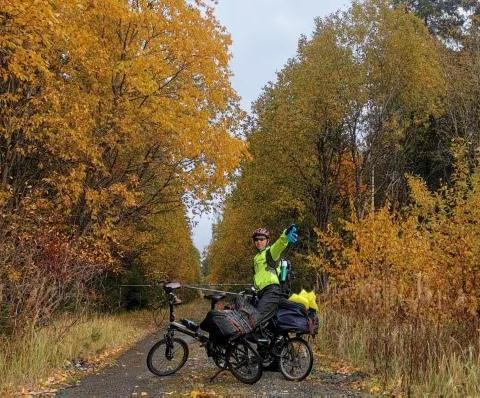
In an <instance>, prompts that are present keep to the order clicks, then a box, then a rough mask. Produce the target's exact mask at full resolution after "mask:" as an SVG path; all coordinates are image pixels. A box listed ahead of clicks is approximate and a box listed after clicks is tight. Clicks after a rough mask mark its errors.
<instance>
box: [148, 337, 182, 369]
mask: <svg viewBox="0 0 480 398" xmlns="http://www.w3.org/2000/svg"><path fill="white" fill-rule="evenodd" d="M172 343H173V355H174V357H175V354H176V353H178V354H179V355H177V356H176V357H177V358H178V359H180V362H178V364H177V365H176V366H174V367H173V368H172V369H162V368H161V367H160V366H159V364H160V362H159V361H157V360H155V358H156V354H158V358H159V359H164V360H166V361H171V359H168V358H167V355H166V349H167V340H166V339H165V338H163V339H162V340H160V341H159V342H157V343H155V344H154V345H153V347H152V348H150V351H149V352H148V355H147V367H148V370H149V371H150V372H152V373H153V374H154V375H156V376H160V377H162V376H168V375H171V374H174V373H175V372H177V371H178V370H180V369H181V368H182V367H183V365H185V362H187V359H188V354H189V350H188V344H187V343H186V342H185V340H182V339H180V338H178V337H174V338H173V339H172ZM175 344H177V345H178V348H177V349H175ZM162 347H163V348H162ZM172 359H173V358H172ZM167 363H168V362H167Z"/></svg>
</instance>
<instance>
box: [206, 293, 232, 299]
mask: <svg viewBox="0 0 480 398" xmlns="http://www.w3.org/2000/svg"><path fill="white" fill-rule="evenodd" d="M226 296H227V295H226V294H225V293H213V294H206V295H205V296H203V297H204V298H206V299H207V300H213V301H220V300H221V299H224V298H225V297H226Z"/></svg>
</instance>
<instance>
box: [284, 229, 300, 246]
mask: <svg viewBox="0 0 480 398" xmlns="http://www.w3.org/2000/svg"><path fill="white" fill-rule="evenodd" d="M285 235H287V239H288V243H295V242H296V241H297V239H298V234H297V226H296V225H295V224H292V225H290V226H289V227H288V228H287V229H286V230H285Z"/></svg>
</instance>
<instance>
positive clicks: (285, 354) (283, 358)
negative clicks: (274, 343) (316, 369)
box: [279, 337, 313, 381]
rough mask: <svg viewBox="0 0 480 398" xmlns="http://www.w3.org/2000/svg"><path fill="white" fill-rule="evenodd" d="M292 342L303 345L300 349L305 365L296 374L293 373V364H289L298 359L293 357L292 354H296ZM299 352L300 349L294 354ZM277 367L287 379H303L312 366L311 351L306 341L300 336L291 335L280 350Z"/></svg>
mask: <svg viewBox="0 0 480 398" xmlns="http://www.w3.org/2000/svg"><path fill="white" fill-rule="evenodd" d="M294 344H298V345H299V346H301V347H303V348H302V351H303V354H305V357H306V358H305V361H303V362H304V364H305V366H302V367H301V371H300V372H299V373H298V374H293V366H291V365H292V363H294V362H296V361H298V358H296V357H295V358H294V356H298V355H295V349H294V347H293V345H294ZM299 353H300V350H297V352H296V354H299ZM289 366H291V369H289V368H288V367H289ZM279 367H280V372H281V373H282V375H283V377H285V378H286V379H287V380H291V381H301V380H303V379H305V378H306V377H307V376H308V375H309V374H310V372H311V371H312V367H313V352H312V349H311V348H310V346H309V345H308V343H307V342H306V341H305V340H304V339H302V338H301V337H293V338H291V339H288V340H287V341H286V342H285V344H284V345H283V347H282V350H281V351H280V358H279Z"/></svg>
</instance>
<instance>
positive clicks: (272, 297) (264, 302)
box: [257, 285, 280, 322]
mask: <svg viewBox="0 0 480 398" xmlns="http://www.w3.org/2000/svg"><path fill="white" fill-rule="evenodd" d="M279 301H280V286H278V285H269V286H267V287H265V288H263V289H262V290H260V292H259V293H258V303H257V311H258V312H259V319H258V322H263V321H266V320H268V319H270V318H271V317H272V316H274V315H275V313H276V312H277V309H278V303H279Z"/></svg>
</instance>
